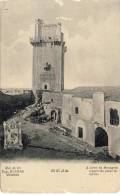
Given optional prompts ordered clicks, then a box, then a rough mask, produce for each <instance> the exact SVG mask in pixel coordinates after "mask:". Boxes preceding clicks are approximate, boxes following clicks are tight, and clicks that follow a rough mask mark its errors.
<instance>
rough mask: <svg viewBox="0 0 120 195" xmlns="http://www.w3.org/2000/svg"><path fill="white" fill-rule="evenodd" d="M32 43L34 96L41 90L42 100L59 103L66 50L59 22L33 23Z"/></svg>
mask: <svg viewBox="0 0 120 195" xmlns="http://www.w3.org/2000/svg"><path fill="white" fill-rule="evenodd" d="M31 44H32V45H33V81H32V88H33V92H34V94H35V96H38V94H39V93H40V92H42V94H43V95H42V99H43V101H44V100H45V101H47V100H50V99H52V100H53V101H54V102H56V103H57V104H60V105H61V98H60V97H61V92H62V91H63V89H64V53H65V51H66V47H65V42H64V34H63V33H62V32H61V24H60V23H58V24H45V23H44V22H43V21H42V20H40V19H38V20H36V23H35V36H34V38H33V39H31Z"/></svg>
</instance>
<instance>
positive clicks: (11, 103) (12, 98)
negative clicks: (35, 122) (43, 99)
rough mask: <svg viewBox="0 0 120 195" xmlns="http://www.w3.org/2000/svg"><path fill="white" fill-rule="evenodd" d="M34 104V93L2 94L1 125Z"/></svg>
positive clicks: (0, 95)
mask: <svg viewBox="0 0 120 195" xmlns="http://www.w3.org/2000/svg"><path fill="white" fill-rule="evenodd" d="M33 103H34V95H33V93H32V91H31V92H30V93H28V94H21V95H7V94H4V93H2V92H0V124H1V123H2V122H3V121H5V120H7V119H8V118H10V117H11V116H12V115H13V114H14V113H15V112H16V113H17V112H18V111H19V110H21V109H23V108H25V107H26V106H29V105H31V104H33Z"/></svg>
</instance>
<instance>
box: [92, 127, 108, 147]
mask: <svg viewBox="0 0 120 195" xmlns="http://www.w3.org/2000/svg"><path fill="white" fill-rule="evenodd" d="M104 146H108V135H107V132H106V131H105V130H104V129H103V128H101V127H98V128H97V129H96V130H95V147H104Z"/></svg>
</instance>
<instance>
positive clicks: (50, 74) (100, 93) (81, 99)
mask: <svg viewBox="0 0 120 195" xmlns="http://www.w3.org/2000/svg"><path fill="white" fill-rule="evenodd" d="M31 44H32V45H33V92H34V94H35V96H36V97H38V96H39V95H40V94H42V101H43V102H47V101H48V102H52V104H51V105H52V106H53V105H54V106H53V107H54V109H56V108H57V109H59V110H58V111H59V112H58V113H59V117H60V118H61V120H60V121H61V123H62V125H63V126H64V127H66V128H69V129H71V131H72V133H71V134H72V135H73V136H75V137H77V138H78V139H79V140H82V141H84V142H87V143H89V144H91V145H93V146H95V147H107V148H108V150H109V153H110V154H111V155H112V156H116V155H118V156H120V121H119V120H120V118H119V116H120V88H119V89H118V88H110V87H107V88H105V87H103V88H100V87H93V88H92V87H88V88H79V89H78V90H76V89H75V90H66V91H65V90H64V54H65V51H66V47H65V42H64V35H63V33H62V32H61V24H60V23H58V24H44V22H43V21H42V20H40V19H38V20H36V24H35V37H34V38H33V39H31ZM48 107H49V106H48ZM53 107H52V108H53ZM50 112H51V108H50V107H49V108H47V107H46V113H48V114H50Z"/></svg>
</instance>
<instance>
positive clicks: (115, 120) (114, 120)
mask: <svg viewBox="0 0 120 195" xmlns="http://www.w3.org/2000/svg"><path fill="white" fill-rule="evenodd" d="M110 124H111V125H116V126H117V125H119V114H118V110H117V109H113V108H111V109H110Z"/></svg>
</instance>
